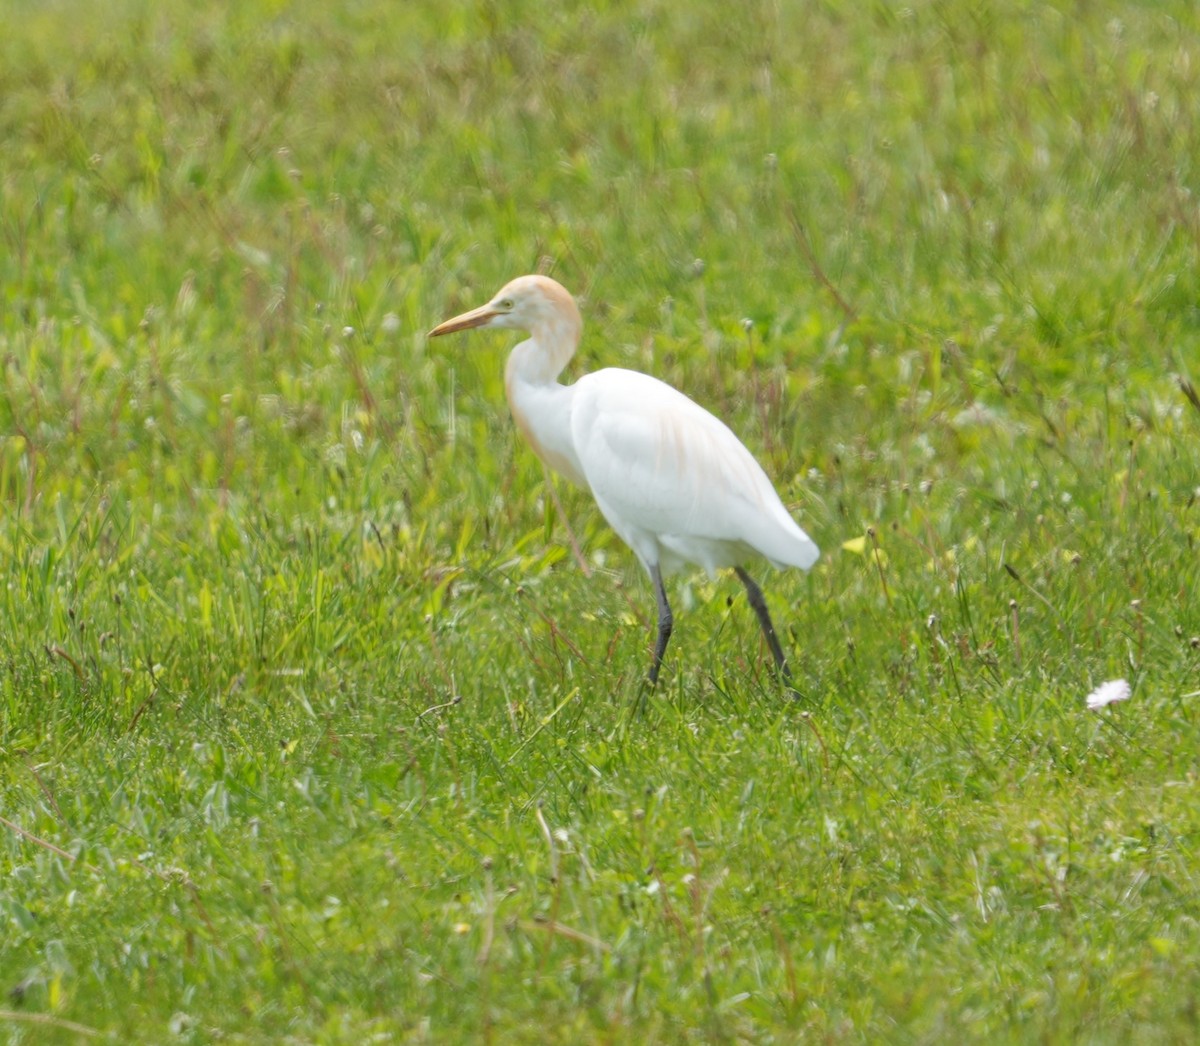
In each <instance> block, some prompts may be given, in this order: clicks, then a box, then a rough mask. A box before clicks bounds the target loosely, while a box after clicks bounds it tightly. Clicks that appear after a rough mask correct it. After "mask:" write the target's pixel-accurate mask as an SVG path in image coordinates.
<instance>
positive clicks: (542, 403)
mask: <svg viewBox="0 0 1200 1046" xmlns="http://www.w3.org/2000/svg"><path fill="white" fill-rule="evenodd" d="M581 329H582V323H581V322H580V319H579V314H578V312H574V315H564V316H561V317H556V318H555V319H553V320H548V321H544V322H542V323H540V324H538V326H536V327H535V328H534V329H533V330H532V331H530V337H529V338H528V340H526V341H523V342H521V344H520V345H518V346H517V347H516V348H514V349H513V350H512V352H511V353H510V354H509V357H508V363H507V364H506V365H505V368H504V391H505V393H506V395H507V396H508V407H509V410H511V411H512V416H513V421H515V422H516V423H517V428H519V429H520V430H521V434H522V435H523V436H524V437H525V439H526V440H527V441H528V443H529V445H530V447H532V448H533V451H534V453H535V454H537V456H538V457H539V458H541V459H542V461H543V462H545V463H546V464H547V465H549V466H550V468H552V469H554V471H555V472H558V473H560V474H561V475H563V476H566V477H567V479H569V480H571V481H572V482H573V483H576V484H578V485H580V486H585V485H586V484H585V481H584V479H583V472H582V469H581V467H580V464H579V459H578V457H577V455H576V453H575V447H574V443H573V441H572V438H571V393H572V392H573V391H574V390H573V389H572V388H571V387H570V386H566V385H560V384H559V383H558V381H557V380H556V379H557V378H558V376H559V374H561V373H562V369H563V368H564V367H565V366H566V365H567V364H568V363H569V362H570V360H571V357H572V356H574V355H575V348H576V346H577V345H578V344H579V334H580V331H581Z"/></svg>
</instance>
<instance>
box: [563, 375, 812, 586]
mask: <svg viewBox="0 0 1200 1046" xmlns="http://www.w3.org/2000/svg"><path fill="white" fill-rule="evenodd" d="M571 433H572V438H573V440H574V444H575V449H576V452H577V454H578V458H579V461H580V464H581V466H582V468H583V472H584V475H585V477H586V479H587V482H588V485H589V486H590V488H591V490H592V493H593V494H594V495H595V498H596V501H597V503H598V504H599V506H600V508H601V511H603V512H604V515H605V517H606V518H607V519H608V521H609V523H611V524H612V526H613V528H614V529H615V530H616V531H617V533H618V534H620V536H621V537H622V538H623V539H624V540H625V541H626V542H627V543H628V544H630V545H631V546H632V547H633V548H634V550H635V551H636V552H637V553H638V555H639V556H641V558H642V559H643V560H644V561H645V562H646V563H647V565H650V564H653V563H657V562H659V560H660V558H662V556H663V555H664V554H666V555H667V557H668V558H672V557H673V558H675V559H683V560H687V561H690V562H693V563H697V564H699V565H701V566H704V567H706V568H708V569H710V570H711V569H715V568H716V567H721V566H731V565H734V564H735V563H737V562H740V561H741V560H742V559H744V558H746V556H747V554H748V553H749V552H750V551H753V552H757V553H759V554H760V555H763V556H765V557H766V558H767V559H769V560H771V561H773V562H775V563H779V564H788V565H793V566H800V567H805V568H807V567H809V566H811V565H812V564H813V562H814V561H815V560H816V558H817V548H816V545H814V544H813V542H812V541H811V540H810V539H809V538H808V536H807V535H806V534H805V533H804V531H803V530H801V529H800V527H798V526H797V525H796V523H795V521H794V520H793V519H792V518H791V516H790V515H789V514H788V512H787V510H786V509H785V508H784V507H783V503H782V502H781V501H780V500H779V495H778V494H777V493H776V492H775V488H774V487H773V486H772V485H771V481H770V480H769V479H768V478H767V476H766V473H764V472H763V470H762V468H761V467H760V466H759V464H758V462H757V461H755V460H754V457H753V455H751V453H750V452H749V451H748V450H747V449H746V448H745V447H744V446H743V445H742V443H741V441H740V440H739V439H738V438H737V437H736V436H735V435H734V434H733V433H732V432H731V431H730V430H729V428H728V427H727V426H726V425H725V424H724V423H723V422H721V421H719V420H718V419H717V418H715V417H714V416H713V415H712V414H710V413H709V412H708V411H706V410H705V409H704V408H703V407H701V406H699V405H698V404H696V403H694V402H693V401H692V400H690V399H688V398H687V397H686V396H684V395H683V394H682V393H680V392H678V391H676V390H675V389H673V388H671V386H669V385H667V384H665V383H663V382H661V381H659V380H658V379H656V378H652V377H650V376H649V375H646V374H639V373H637V372H636V371H627V370H620V369H616V368H610V369H607V370H601V371H596V372H594V373H592V374H589V375H586V376H585V377H583V378H581V379H580V380H579V382H577V383H576V385H575V386H574V396H573V403H572V409H571Z"/></svg>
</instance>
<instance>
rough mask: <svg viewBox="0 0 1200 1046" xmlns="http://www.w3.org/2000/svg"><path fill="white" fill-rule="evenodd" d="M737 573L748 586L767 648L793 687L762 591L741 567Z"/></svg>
mask: <svg viewBox="0 0 1200 1046" xmlns="http://www.w3.org/2000/svg"><path fill="white" fill-rule="evenodd" d="M733 569H734V570H735V571H736V572H737V576H738V577H740V578H741V579H742V584H743V585H745V586H746V595H748V596H749V597H750V605H751V606H752V607H753V608H754V613H755V614H757V615H758V623H759V624H760V625H762V630H763V635H764V636H766V637H767V646H769V647H770V648H771V654H772V656H773V657H774V658H775V667H776V668H778V669H779V674H780V675H781V676H783V679H784V682H786V683H787V684H789V685H791V682H792V672H791V669H789V668H788V665H787V660H786V659H785V658H784V656H783V648H782V647H780V645H779V637H778V636H776V635H775V626H774V625H773V624H771V615H770V613H769V612H768V611H767V601H766V600H765V599H763V594H762V589H761V588H759V587H758V585H756V584H755V583H754V578H752V577H751V576H750V575H749V574H747V573H746V572H745V571H744V570H743V569H742V568H741V567H734V568H733Z"/></svg>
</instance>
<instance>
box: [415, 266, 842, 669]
mask: <svg viewBox="0 0 1200 1046" xmlns="http://www.w3.org/2000/svg"><path fill="white" fill-rule="evenodd" d="M471 327H500V328H507V329H513V330H523V331H527V332H528V333H529V337H528V338H527V339H526V340H525V341H522V342H521V343H520V344H518V345H517V346H515V347H514V348H513V350H512V352H511V354H510V355H509V358H508V363H507V364H506V366H505V376H504V377H505V380H504V386H505V392H506V394H507V396H508V403H509V408H510V409H511V411H512V415H513V419H514V421H515V422H516V424H517V427H518V428H519V429H520V431H521V433H522V435H523V436H524V437H525V439H526V440H527V441H528V442H529V444H530V446H531V447H532V448H533V450H534V452H535V453H536V454H537V456H538V457H539V458H541V460H542V461H543V462H545V463H546V465H548V466H549V467H550V468H551V469H553V470H554V471H556V472H558V473H560V474H561V475H563V476H565V477H566V478H567V479H569V480H571V481H572V482H574V483H576V484H578V485H579V486H582V487H584V488H586V489H587V490H589V491H590V492H591V493H592V495H593V496H594V497H595V499H596V504H597V505H598V506H599V508H600V511H601V512H602V513H603V514H604V517H605V519H607V520H608V522H609V524H610V525H611V526H612V528H613V529H614V530H615V531H616V532H617V534H618V535H619V536H620V537H621V539H622V540H623V541H625V543H626V544H628V545H629V547H630V548H631V549H633V551H634V553H635V554H636V555H637V557H638V559H639V560H641V562H642V565H643V566H644V567H645V568H646V571H647V573H648V574H649V575H650V578H651V580H652V581H653V582H654V585H655V596H656V599H657V602H658V610H659V622H658V640H657V643H656V647H655V653H654V661H653V663H652V665H651V670H650V679H651V682H654V681H655V680H657V678H658V672H659V668H660V665H661V662H662V657H663V653H664V651H665V649H666V644H667V640H668V638H669V637H670V633H671V625H672V615H671V610H670V604H669V602H668V601H667V596H666V591H665V589H664V587H663V583H662V576H663V574H664V573H669V572H670V571H671V570H673V569H677V568H679V567H680V566H683V565H684V564H694V565H696V566H699V567H702V568H703V569H705V570H708V571H710V572H715V571H716V570H719V569H722V568H726V567H733V568H734V569H735V570H736V571H737V573H738V576H739V577H740V578H741V580H742V582H743V584H745V586H746V590H747V592H748V593H749V595H750V602H751V605H752V606H753V607H754V610H755V613H756V614H757V615H758V618H759V622H760V623H761V625H762V628H763V633H764V635H765V636H766V638H767V641H768V644H769V645H770V647H771V652H772V654H773V655H774V657H775V660H776V663H777V665H778V667H779V669H780V671H781V673H782V674H783V675H784V676H785V677H786V676H788V670H787V663H786V661H785V659H784V657H783V653H782V650H781V648H780V646H779V642H778V639H777V637H776V635H775V631H774V626H773V625H772V623H771V620H770V614H769V613H768V611H767V606H766V602H765V600H764V599H763V597H762V593H761V591H760V590H759V589H758V586H757V585H756V584H755V583H754V581H753V580H752V579H751V578H750V576H749V575H748V574H747V573H746V572H745V570H744V569H743V567H742V564H743V563H745V562H747V561H749V560H751V559H754V558H755V557H758V556H761V557H762V558H764V559H766V560H768V561H769V562H771V563H773V564H775V565H776V566H780V567H783V566H794V567H801V568H803V569H808V568H809V567H811V566H812V565H813V563H815V562H816V560H817V556H818V554H819V553H818V550H817V546H816V545H815V544H814V543H813V541H812V540H811V539H810V538H809V537H808V535H807V534H805V533H804V531H803V530H802V529H801V528H800V527H799V526H798V525H797V524H796V522H795V520H794V519H792V517H791V515H790V514H789V513H788V511H787V510H786V509H785V508H784V505H783V502H782V501H781V500H780V498H779V495H778V494H777V493H776V491H775V488H774V486H773V485H772V484H771V481H770V480H769V479H768V478H767V475H766V473H765V472H764V471H763V470H762V467H761V466H760V465H759V464H758V462H757V461H756V460H755V459H754V456H753V455H752V454H751V453H750V451H749V450H747V449H746V447H745V446H744V445H743V444H742V442H741V441H740V440H739V439H738V438H737V437H736V436H735V435H734V434H733V432H732V431H731V430H730V429H729V428H728V427H727V426H726V425H725V424H724V423H723V422H722V421H720V420H719V419H717V418H716V417H714V416H713V415H712V414H710V413H709V412H708V411H706V410H705V409H704V408H703V407H701V406H699V405H698V404H697V403H695V402H693V401H692V400H690V399H688V397H686V396H685V395H683V393H681V392H678V391H677V390H675V389H673V388H671V386H669V385H666V384H665V383H663V382H661V381H659V380H658V379H656V378H652V377H650V376H649V375H646V374H639V373H637V372H636V371H629V370H621V369H617V368H608V369H605V370H600V371H596V372H595V373H592V374H588V375H585V376H584V377H582V378H580V379H579V381H577V382H576V383H575V384H574V385H562V384H559V382H558V380H557V379H558V375H559V374H560V373H561V372H562V370H563V368H564V367H565V366H566V365H567V363H569V362H570V360H571V357H572V356H573V355H574V354H575V350H576V348H577V346H578V344H579V338H580V334H581V332H582V327H583V324H582V320H581V318H580V315H579V309H578V308H577V306H576V304H575V300H574V299H573V298H572V297H571V295H570V294H569V293H568V292H567V290H566V289H565V288H564V287H563V286H562V285H561V284H560V283H558V282H556V281H555V280H552V279H550V278H549V277H548V276H520V277H518V278H517V279H515V280H512V281H511V282H509V283H507V284H505V285H504V286H503V287H502V288H500V290H499V291H498V292H497V293H496V294H495V295H494V296H493V298H492V299H491V301H489V302H488V303H487V304H486V305H482V306H480V307H479V308H477V309H473V310H472V311H470V312H466V313H463V314H461V315H459V316H456V317H454V318H453V319H450V320H447V321H446V322H444V323H442V324H439V325H438V326H437V327H435V328H434V329H433V330H432V331H431V332H430V334H431V336H437V335H442V334H449V333H451V332H452V331H458V330H465V329H468V328H471Z"/></svg>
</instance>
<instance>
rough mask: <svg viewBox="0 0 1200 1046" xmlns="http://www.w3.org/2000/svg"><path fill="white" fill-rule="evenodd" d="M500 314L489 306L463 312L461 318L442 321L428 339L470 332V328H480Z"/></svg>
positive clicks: (456, 317)
mask: <svg viewBox="0 0 1200 1046" xmlns="http://www.w3.org/2000/svg"><path fill="white" fill-rule="evenodd" d="M499 315H500V314H499V313H498V312H497V311H496V310H495V309H493V308H492V307H491V305H490V304H489V305H481V306H479V308H478V309H472V310H471V311H470V312H464V313H463V314H462V315H461V316H455V317H454V318H453V319H449V320H444V321H443V322H442V323H439V324H438V325H437V326H436V327H434V328H433V330H431V331H430V332H429V335H428V336H429V337H430V338H436V337H438V336H439V335H441V334H453V333H454V332H455V331H465V330H470V329H471V328H472V327H482V326H484V325H485V324H487V323H488V321H489V320H491V319H492V318H493V317H495V316H499Z"/></svg>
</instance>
